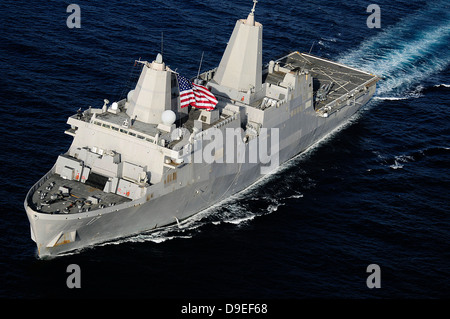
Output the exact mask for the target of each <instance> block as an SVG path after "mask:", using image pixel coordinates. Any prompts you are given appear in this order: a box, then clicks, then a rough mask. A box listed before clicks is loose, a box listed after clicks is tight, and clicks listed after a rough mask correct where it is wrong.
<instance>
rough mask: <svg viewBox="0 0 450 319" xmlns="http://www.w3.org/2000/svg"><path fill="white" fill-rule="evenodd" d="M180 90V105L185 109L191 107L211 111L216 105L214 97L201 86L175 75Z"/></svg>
mask: <svg viewBox="0 0 450 319" xmlns="http://www.w3.org/2000/svg"><path fill="white" fill-rule="evenodd" d="M177 80H178V86H179V88H180V105H181V107H186V106H188V105H192V106H194V107H196V108H198V109H207V110H208V111H211V110H213V109H214V108H215V106H216V104H217V99H216V97H215V96H214V95H213V94H212V93H211V92H210V91H209V90H208V89H207V88H206V87H205V86H203V85H198V84H195V83H191V82H190V81H189V80H188V79H186V78H185V77H182V76H180V75H178V74H177Z"/></svg>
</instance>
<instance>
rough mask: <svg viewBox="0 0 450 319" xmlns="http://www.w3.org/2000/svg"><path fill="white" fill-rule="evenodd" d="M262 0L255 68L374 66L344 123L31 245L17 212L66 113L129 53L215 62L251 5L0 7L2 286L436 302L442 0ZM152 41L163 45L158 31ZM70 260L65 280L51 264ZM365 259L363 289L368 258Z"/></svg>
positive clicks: (447, 142)
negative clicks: (214, 179) (136, 211)
mask: <svg viewBox="0 0 450 319" xmlns="http://www.w3.org/2000/svg"><path fill="white" fill-rule="evenodd" d="M371 3H372V2H370V1H361V0H356V1H355V0H352V1H350V0H349V1H328V0H326V1H318V0H314V1H308V0H305V1H292V0H289V1H288V0H277V1H269V0H261V1H259V2H258V4H257V6H256V20H257V21H259V22H260V23H262V24H263V25H264V29H263V37H264V39H263V63H267V62H268V61H270V60H271V59H274V58H278V57H280V56H283V55H284V54H286V53H288V52H290V51H301V52H311V53H312V54H315V55H319V56H322V57H324V58H327V59H332V60H337V61H340V62H342V63H345V64H348V65H351V66H354V67H357V68H361V69H364V70H366V71H369V72H371V73H374V74H377V75H379V76H380V77H382V80H381V81H380V82H379V83H378V89H377V93H376V94H375V96H374V98H373V99H372V100H371V101H370V102H369V103H368V104H367V105H366V106H365V107H364V108H363V109H362V110H361V112H359V113H358V114H357V115H356V116H355V117H354V118H352V119H351V120H350V121H349V122H348V123H346V124H345V125H344V126H342V127H341V128H340V129H339V130H337V131H336V132H335V133H334V134H332V135H331V136H329V137H327V138H326V139H324V140H322V141H321V142H320V143H319V144H318V145H316V146H315V147H313V148H311V149H309V150H308V151H307V152H305V153H304V154H301V155H299V156H297V157H295V158H293V159H292V160H290V161H289V162H288V163H285V164H283V165H282V166H281V167H280V168H279V169H278V170H277V171H276V172H275V173H274V174H271V175H268V176H266V177H265V178H264V179H263V180H261V181H260V182H259V183H257V184H255V185H253V186H252V187H251V188H250V189H247V190H246V191H244V192H242V193H241V194H239V195H236V196H234V197H232V198H229V199H227V200H226V201H225V202H222V203H220V204H218V205H216V206H214V207H211V208H210V209H208V210H207V211H204V212H202V213H200V214H198V215H196V216H195V217H193V218H191V219H189V220H187V221H185V222H184V223H183V224H182V225H181V226H182V227H181V228H178V227H171V228H168V229H165V230H160V231H157V232H155V233H149V234H141V235H138V236H133V237H130V238H125V239H121V240H117V241H114V242H110V243H107V244H103V245H98V246H95V247H90V248H86V249H83V250H81V251H78V252H76V253H71V254H67V255H65V256H62V257H57V258H53V259H47V260H41V259H39V258H37V252H36V247H35V244H34V242H33V241H32V240H31V238H30V229H29V223H28V220H27V217H26V214H25V210H24V207H23V202H24V198H25V195H26V193H27V191H28V189H29V188H30V187H31V186H32V185H33V184H34V183H35V182H36V181H37V180H38V179H39V178H40V177H41V176H42V175H43V174H45V173H46V172H47V171H48V170H49V169H50V168H51V167H52V165H53V164H54V162H55V161H56V158H57V157H58V155H59V154H61V153H63V152H65V151H66V150H67V149H68V148H69V145H70V143H71V137H70V136H68V135H66V134H64V131H65V130H66V129H67V127H68V126H67V124H66V120H67V118H68V117H69V116H71V115H73V114H74V113H75V112H76V111H77V110H78V108H80V107H81V108H82V109H86V108H87V107H89V106H93V107H101V106H102V105H103V99H105V98H107V99H109V100H110V101H115V100H117V99H118V98H119V97H121V96H123V95H124V94H126V92H127V90H129V89H130V85H132V84H133V81H134V77H135V76H136V74H135V67H134V61H135V60H138V59H139V58H141V59H143V60H150V61H152V60H153V59H154V58H155V57H156V55H157V53H159V52H160V51H161V50H162V51H163V55H164V60H165V62H166V63H167V64H168V65H170V66H171V68H172V69H177V71H178V72H179V73H181V74H182V75H184V76H187V77H192V76H195V75H196V74H197V71H198V68H199V62H200V59H201V56H202V52H204V57H203V63H202V70H203V71H205V70H207V69H211V68H213V67H215V66H217V65H218V64H219V62H220V59H221V56H222V53H223V51H224V49H225V46H226V43H227V41H228V39H229V36H230V35H231V32H232V30H233V27H234V24H235V21H236V20H237V19H240V18H246V17H247V15H248V13H249V12H250V10H251V8H252V5H253V3H252V1H251V0H233V1H218V0H209V1H208V0H202V1H200V0H177V1H171V0H164V1H162V0H161V1H159V0H151V1H142V0H134V1H118V0H111V1H96V2H95V3H94V2H93V1H81V0H80V1H77V2H76V4H78V5H79V6H80V9H81V24H80V28H72V29H71V28H68V27H67V25H66V20H67V18H68V17H69V15H70V14H71V12H69V13H68V12H66V9H67V6H68V5H69V4H71V2H68V1H37V0H31V1H16V0H14V1H12V0H2V1H1V2H0V17H1V26H0V48H1V49H0V72H1V76H0V105H1V110H0V116H1V125H0V136H1V138H0V165H1V166H0V167H1V176H0V207H1V209H0V212H1V213H0V219H1V220H0V276H1V279H0V297H2V298H13V299H40V298H73V297H77V298H158V299H166V298H178V299H182V300H184V299H188V298H224V299H227V298H244V299H245V298H250V299H252V298H263V299H309V298H319V299H322V298H323V299H329V298H332V299H335V298H336V299H378V298H380V299H412V298H414V299H417V298H420V299H422V298H424V299H427V298H433V299H436V298H439V299H440V298H449V297H450V215H449V214H450V196H449V193H450V115H449V114H450V112H449V106H450V96H449V94H450V50H449V44H450V3H449V2H448V0H431V1H417V0H414V1H411V0H408V1H405V0H401V1H387V0H377V1H375V0H374V1H373V3H376V4H378V5H379V7H380V17H381V27H380V28H369V27H368V26H367V23H366V20H367V18H368V17H369V15H370V14H371V13H370V12H369V13H368V12H366V9H367V7H368V5H369V4H371ZM162 39H163V41H161V40H162ZM71 264H76V265H79V266H80V269H81V288H79V289H76V288H74V289H69V288H68V287H67V285H66V279H67V278H68V276H69V273H68V272H67V267H68V266H69V265H71ZM371 264H376V265H378V266H379V268H380V280H381V287H380V288H372V289H370V288H368V286H367V284H366V280H367V279H368V277H369V276H370V275H371V273H370V272H367V267H368V266H369V265H371Z"/></svg>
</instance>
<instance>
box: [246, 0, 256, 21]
mask: <svg viewBox="0 0 450 319" xmlns="http://www.w3.org/2000/svg"><path fill="white" fill-rule="evenodd" d="M257 3H258V0H253V8H252V11H250V13H249V15H248V17H247V21H246V23H245V24H247V25H252V26H254V25H255V7H256V4H257Z"/></svg>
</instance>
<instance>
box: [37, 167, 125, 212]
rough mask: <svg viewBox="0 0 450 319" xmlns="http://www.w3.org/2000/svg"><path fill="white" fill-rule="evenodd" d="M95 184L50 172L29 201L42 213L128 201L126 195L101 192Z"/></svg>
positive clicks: (91, 207) (68, 210)
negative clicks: (64, 177)
mask: <svg viewBox="0 0 450 319" xmlns="http://www.w3.org/2000/svg"><path fill="white" fill-rule="evenodd" d="M93 176H95V175H93ZM88 180H89V179H88ZM100 183H101V181H100ZM96 186H97V185H95V181H91V182H90V183H88V182H87V183H86V184H84V183H81V182H79V181H75V180H67V179H63V178H62V177H61V176H59V175H58V174H52V175H50V176H49V178H48V179H47V180H46V181H45V182H44V183H43V184H42V185H41V186H40V187H39V188H38V189H37V190H36V191H35V192H34V194H33V196H32V198H31V203H32V204H33V206H34V207H33V208H34V209H37V210H38V211H40V212H42V213H48V214H72V213H80V212H84V211H90V210H95V209H99V208H103V207H106V206H112V205H117V204H121V203H124V202H128V201H130V199H128V198H126V197H123V196H120V195H117V194H114V193H106V192H103V191H102V190H101V189H99V188H97V187H96Z"/></svg>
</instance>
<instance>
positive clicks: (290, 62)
mask: <svg viewBox="0 0 450 319" xmlns="http://www.w3.org/2000/svg"><path fill="white" fill-rule="evenodd" d="M276 62H277V63H279V64H280V66H282V67H284V68H287V69H289V70H305V71H306V70H307V71H309V73H310V74H311V75H312V77H313V91H314V99H315V103H314V108H315V109H316V110H318V109H321V108H322V107H324V106H325V105H327V104H330V103H332V102H333V101H336V99H338V98H340V97H343V96H346V95H347V94H351V93H352V91H354V90H355V89H357V88H359V87H361V86H362V85H364V84H365V83H368V82H370V81H376V79H377V77H376V76H375V75H372V74H369V73H366V72H363V71H360V70H356V69H354V68H351V67H348V66H345V65H342V64H339V63H336V62H333V61H329V60H326V59H323V58H319V57H315V56H312V55H309V54H305V53H299V52H293V53H291V54H289V55H287V56H285V57H283V58H281V59H279V60H277V61H276ZM284 74H285V73H283V72H274V73H272V74H270V75H268V76H267V79H266V81H267V82H269V83H274V84H276V83H279V82H281V81H282V80H283V77H284ZM326 84H330V85H331V88H330V90H329V92H328V93H327V94H326V98H325V99H324V100H323V101H320V100H319V99H316V97H317V92H318V91H319V89H320V88H321V87H322V86H323V85H326Z"/></svg>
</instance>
